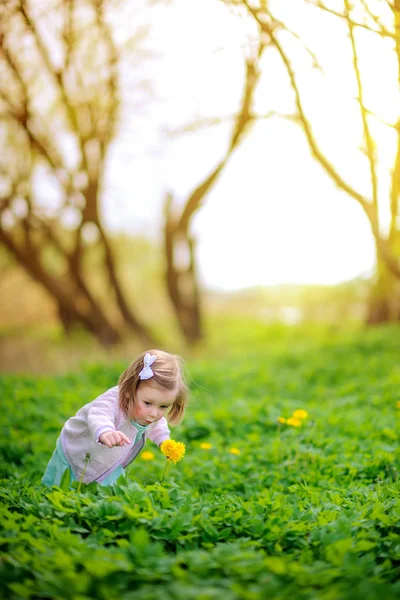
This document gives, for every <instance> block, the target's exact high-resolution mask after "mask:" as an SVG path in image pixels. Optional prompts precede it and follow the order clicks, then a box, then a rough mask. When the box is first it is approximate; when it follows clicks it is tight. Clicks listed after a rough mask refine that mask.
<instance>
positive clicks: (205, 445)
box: [200, 442, 212, 450]
mask: <svg viewBox="0 0 400 600" xmlns="http://www.w3.org/2000/svg"><path fill="white" fill-rule="evenodd" d="M200 448H203V450H210V449H211V448H212V444H209V443H208V442H202V443H201V444H200Z"/></svg>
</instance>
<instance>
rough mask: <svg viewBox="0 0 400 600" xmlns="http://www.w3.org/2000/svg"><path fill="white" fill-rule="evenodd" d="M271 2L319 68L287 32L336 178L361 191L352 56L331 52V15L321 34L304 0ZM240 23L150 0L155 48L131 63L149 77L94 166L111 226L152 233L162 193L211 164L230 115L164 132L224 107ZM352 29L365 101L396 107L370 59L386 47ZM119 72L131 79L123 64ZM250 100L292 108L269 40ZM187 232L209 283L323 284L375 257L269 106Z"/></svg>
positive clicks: (198, 0) (194, 180) (336, 34)
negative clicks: (102, 168)
mask: <svg viewBox="0 0 400 600" xmlns="http://www.w3.org/2000/svg"><path fill="white" fill-rule="evenodd" d="M271 5H273V6H275V7H277V8H278V10H279V11H280V16H281V17H282V18H285V19H287V20H289V22H290V21H292V22H293V27H295V26H296V29H297V31H299V33H301V35H303V36H305V37H307V39H308V40H309V41H310V44H312V45H313V46H314V47H318V48H319V52H320V56H321V61H322V62H323V65H324V67H326V69H327V71H328V72H329V73H330V79H329V80H322V79H321V78H320V77H319V76H318V75H317V74H316V73H315V72H314V71H312V70H311V69H310V68H309V64H308V63H307V60H308V59H307V57H306V55H305V54H304V53H303V52H302V51H300V46H299V45H298V44H297V45H296V43H292V42H290V40H289V42H288V43H292V47H291V52H292V56H293V59H294V61H295V62H296V61H297V62H296V65H297V66H298V67H299V69H300V72H302V73H303V75H302V82H303V83H305V84H306V85H307V87H308V88H309V89H310V90H311V92H312V93H310V94H309V95H308V96H307V98H306V102H307V107H308V109H309V110H310V111H312V112H313V115H314V117H315V123H316V128H317V129H318V133H319V135H320V139H321V140H322V145H323V147H324V149H326V150H327V152H328V154H329V156H330V157H331V159H332V160H333V162H334V163H335V164H337V165H338V168H339V169H340V170H341V173H343V175H344V176H345V177H346V178H347V180H348V181H350V182H351V183H352V184H353V185H354V186H356V187H357V189H359V190H360V191H362V192H366V193H367V192H368V187H367V184H366V182H368V177H367V176H366V172H365V169H366V168H367V167H366V161H365V160H364V159H363V158H362V155H361V154H360V152H359V136H360V122H359V116H358V113H357V110H356V104H355V102H354V100H351V96H352V95H353V97H354V95H355V93H356V90H355V87H354V80H353V78H352V73H351V69H347V70H346V69H344V68H343V64H342V62H341V60H342V59H343V57H344V56H345V52H346V51H347V46H346V40H345V38H344V36H342V34H341V30H339V24H338V25H337V26H335V20H334V19H331V18H329V27H324V28H323V35H322V34H321V31H322V29H321V26H322V24H323V21H322V20H321V21H318V22H317V21H315V18H314V12H312V13H311V12H309V11H307V10H306V9H305V8H304V4H303V3H302V2H299V1H298V0H285V2H280V3H277V2H271ZM277 14H278V13H277ZM250 33H251V32H250ZM247 35H248V33H247V30H246V31H245V29H244V28H243V22H242V21H241V20H240V19H238V18H233V17H232V16H229V15H228V13H227V10H226V7H224V6H223V5H222V3H219V2H217V1H216V0H191V1H190V2H187V0H174V1H173V2H171V3H170V4H168V3H166V5H164V6H159V7H157V8H156V9H155V10H154V12H153V11H152V13H151V28H150V32H149V38H148V41H147V43H148V44H149V47H152V48H155V49H156V50H157V52H158V53H159V54H158V55H157V56H156V57H155V58H154V59H150V61H149V62H147V63H146V65H145V67H141V68H142V70H143V71H142V75H145V76H146V77H148V79H150V80H151V81H152V82H153V84H152V85H153V89H152V93H151V95H150V96H149V98H148V99H146V100H145V101H144V102H143V103H142V105H141V113H140V115H139V117H138V116H133V111H132V112H130V111H129V107H130V106H131V105H132V103H133V100H131V96H130V95H129V93H128V91H127V92H126V98H127V100H126V106H125V109H124V110H125V111H126V112H125V113H124V128H123V130H122V131H121V134H120V136H119V137H118V140H117V141H116V142H115V143H114V145H113V148H112V152H111V156H110V161H109V166H108V171H107V175H106V184H105V192H104V200H103V213H104V218H105V220H106V223H107V225H108V226H109V228H111V229H112V230H114V231H124V232H126V233H131V234H132V233H145V234H146V235H149V236H151V237H153V238H155V239H160V235H161V228H162V222H161V213H162V204H163V201H164V199H165V196H166V193H167V192H171V193H172V194H173V196H174V198H175V201H176V202H177V203H182V202H183V201H184V200H185V198H186V197H187V194H188V193H189V192H190V191H191V190H192V189H193V188H194V187H195V186H196V185H197V184H198V183H200V181H201V180H202V179H203V178H204V177H205V175H206V174H208V173H209V172H210V171H211V170H212V168H213V167H214V165H215V164H216V163H217V161H218V159H219V158H220V157H221V156H222V154H223V152H224V149H225V147H226V143H227V139H228V134H229V130H230V127H231V125H230V124H229V123H226V124H222V125H219V126H218V127H213V128H206V129H202V130H198V131H196V132H194V133H192V132H191V133H182V134H180V135H172V134H171V132H172V131H174V130H175V131H176V130H178V129H179V128H181V127H184V126H185V125H187V124H190V123H193V122H194V121H195V120H196V119H198V118H199V117H204V116H213V117H214V116H226V115H232V114H234V112H235V110H236V109H237V107H238V104H239V100H240V95H241V90H242V82H243V52H244V48H246V47H247V41H248V37H247ZM330 36H331V39H329V37H330ZM341 36H342V37H341ZM340 39H342V40H343V42H342V45H341V44H340V43H338V40H340ZM360 42H361V43H362V44H364V46H363V47H364V50H365V53H364V54H363V57H364V58H363V60H365V61H369V60H370V59H373V60H371V62H368V70H369V76H368V80H367V81H366V93H367V98H368V103H369V106H371V108H373V109H374V110H376V111H377V112H378V113H379V115H381V116H382V118H386V119H387V120H391V119H394V118H395V116H396V115H395V110H396V108H395V107H396V106H397V104H396V103H397V102H398V98H397V96H396V95H395V91H394V90H392V89H391V88H390V77H388V79H387V80H386V79H385V74H384V73H383V72H382V71H383V70H382V69H381V68H380V65H381V64H383V63H382V62H381V60H385V61H386V65H388V63H387V60H388V55H389V54H388V53H387V52H388V48H387V47H385V46H384V45H382V44H381V45H379V47H378V46H376V47H375V46H374V45H373V43H372V41H371V37H369V38H368V36H365V40H364V39H360ZM303 56H304V58H303ZM388 66H389V67H390V66H391V65H388ZM389 71H390V69H389ZM125 73H126V77H125V84H126V89H127V90H128V89H129V90H130V89H131V87H130V85H131V84H132V80H131V73H132V70H131V69H130V65H129V64H128V65H127V66H126V72H125ZM135 73H136V74H137V72H135ZM135 76H136V75H135ZM378 80H379V85H377V81H378ZM349 98H350V100H349ZM256 106H257V110H258V111H259V113H260V114H264V113H267V112H268V111H269V110H271V109H274V110H277V111H280V112H283V113H285V112H286V113H287V112H289V111H290V110H291V108H292V96H291V94H290V89H289V87H288V81H287V77H286V74H285V72H284V70H283V69H282V66H280V64H279V61H278V60H277V58H276V55H274V54H273V52H271V51H267V53H266V55H265V60H264V62H263V64H262V78H261V82H260V86H259V90H258V93H257V100H256ZM376 135H377V139H378V137H379V136H381V137H379V140H380V145H379V147H380V148H383V155H382V156H381V160H382V165H383V167H382V169H383V168H384V166H385V165H386V164H387V163H388V161H389V160H390V159H391V152H392V151H393V148H392V145H391V144H392V140H391V138H390V135H389V134H388V131H386V130H385V128H382V131H381V130H380V131H379V132H377V134H376ZM384 136H387V139H386V138H385V137H384ZM385 152H386V154H385ZM382 181H383V186H384V185H385V179H384V178H383V179H382ZM382 193H383V195H384V194H385V190H384V189H383V191H382ZM384 210H385V207H384V208H383V211H384ZM193 232H194V234H195V237H196V239H197V242H198V252H197V256H198V261H199V272H200V278H201V281H202V283H203V284H204V285H205V286H207V287H209V288H213V289H220V290H236V289H240V288H244V287H249V286H255V285H275V284H280V283H304V284H311V283H313V284H335V283H339V282H342V281H346V280H349V279H352V278H354V277H357V276H360V275H369V274H370V273H371V272H372V270H373V268H374V262H375V250H374V243H373V237H372V234H371V232H370V229H369V224H368V221H367V219H366V217H365V216H364V214H363V212H362V210H361V208H360V207H359V206H358V204H357V203H356V202H355V201H354V200H353V199H351V198H350V197H348V196H347V195H346V194H345V193H344V192H342V191H340V190H338V189H337V188H336V187H335V186H334V185H333V183H332V182H331V180H330V179H329V177H328V176H326V175H325V174H324V172H323V171H322V169H321V167H320V166H319V165H318V164H317V163H316V162H315V161H314V160H313V159H312V157H311V156H310V152H309V150H308V146H307V144H306V141H305V138H304V135H303V134H302V132H301V131H300V129H299V128H297V127H296V126H295V125H294V124H293V123H291V122H289V121H287V120H284V119H279V118H274V119H269V120H260V121H259V122H257V123H256V124H255V125H254V126H253V128H252V129H251V131H250V133H249V134H248V135H247V136H246V138H245V140H244V141H243V142H242V144H241V146H240V147H239V149H237V150H236V151H235V153H234V155H233V156H232V158H231V160H230V162H229V163H228V166H227V168H226V169H225V171H224V172H223V174H222V176H221V177H220V178H219V180H218V181H217V184H216V185H215V187H214V188H213V189H212V191H211V193H210V194H209V195H208V196H207V197H206V199H205V202H204V205H203V206H202V208H201V209H200V210H199V211H198V213H197V215H196V217H195V219H194V221H193Z"/></svg>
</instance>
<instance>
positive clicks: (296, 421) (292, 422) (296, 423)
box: [286, 417, 301, 427]
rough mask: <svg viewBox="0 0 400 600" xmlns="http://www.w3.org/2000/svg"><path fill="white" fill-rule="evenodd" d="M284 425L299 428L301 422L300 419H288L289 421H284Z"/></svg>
mask: <svg viewBox="0 0 400 600" xmlns="http://www.w3.org/2000/svg"><path fill="white" fill-rule="evenodd" d="M286 423H287V424H288V425H291V426H292V427H300V426H301V421H300V419H295V418H294V417H290V419H288V420H287V421H286Z"/></svg>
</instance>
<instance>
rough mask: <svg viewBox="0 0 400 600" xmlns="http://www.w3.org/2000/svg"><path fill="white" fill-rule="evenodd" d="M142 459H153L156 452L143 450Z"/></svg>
mask: <svg viewBox="0 0 400 600" xmlns="http://www.w3.org/2000/svg"><path fill="white" fill-rule="evenodd" d="M141 459H142V460H153V459H154V454H153V453H152V452H142V455H141Z"/></svg>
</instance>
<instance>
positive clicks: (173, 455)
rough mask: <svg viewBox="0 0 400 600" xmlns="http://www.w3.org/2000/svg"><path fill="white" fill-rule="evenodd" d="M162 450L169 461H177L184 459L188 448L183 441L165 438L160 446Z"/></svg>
mask: <svg viewBox="0 0 400 600" xmlns="http://www.w3.org/2000/svg"><path fill="white" fill-rule="evenodd" d="M160 450H161V452H162V453H163V454H164V456H165V457H166V458H167V460H168V462H173V463H175V464H176V463H177V462H178V461H179V460H182V458H183V456H184V454H185V451H186V448H185V444H183V443H182V442H175V440H165V441H164V442H163V443H162V444H161V446H160Z"/></svg>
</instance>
